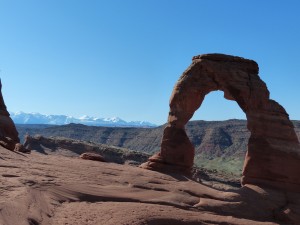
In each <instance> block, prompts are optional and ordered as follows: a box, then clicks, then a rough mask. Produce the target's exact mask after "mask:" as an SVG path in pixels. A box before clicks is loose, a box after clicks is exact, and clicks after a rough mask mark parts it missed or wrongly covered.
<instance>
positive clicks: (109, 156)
mask: <svg viewBox="0 0 300 225" xmlns="http://www.w3.org/2000/svg"><path fill="white" fill-rule="evenodd" d="M24 146H25V147H26V148H27V149H30V150H32V151H37V152H39V153H42V154H45V155H60V156H68V157H76V158H77V157H79V156H80V155H82V154H85V155H84V157H88V156H92V155H93V154H95V156H96V154H97V155H101V156H102V157H103V160H104V161H107V162H114V163H118V164H130V163H133V164H138V165H139V164H141V163H142V162H145V161H146V160H147V159H148V158H149V156H150V155H149V154H146V153H142V152H137V151H132V150H129V149H126V148H119V147H115V146H109V145H104V144H96V143H93V142H86V141H80V140H74V139H70V138H63V137H43V136H40V135H36V136H34V137H31V136H29V135H28V136H26V139H25V142H24ZM90 159H91V157H90Z"/></svg>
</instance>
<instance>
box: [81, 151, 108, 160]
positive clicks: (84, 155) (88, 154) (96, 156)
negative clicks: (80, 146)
mask: <svg viewBox="0 0 300 225" xmlns="http://www.w3.org/2000/svg"><path fill="white" fill-rule="evenodd" d="M79 157H80V158H81V159H86V160H93V161H99V162H106V161H105V159H104V158H103V156H102V155H99V154H97V153H93V152H85V153H82V154H81V155H80V156H79Z"/></svg>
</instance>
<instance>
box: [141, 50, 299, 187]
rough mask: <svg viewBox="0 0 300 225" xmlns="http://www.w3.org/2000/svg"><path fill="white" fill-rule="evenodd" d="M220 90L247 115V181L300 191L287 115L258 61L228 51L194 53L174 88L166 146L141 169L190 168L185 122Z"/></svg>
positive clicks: (294, 143)
mask: <svg viewBox="0 0 300 225" xmlns="http://www.w3.org/2000/svg"><path fill="white" fill-rule="evenodd" d="M216 90H221V91H223V92H224V97H225V98H226V99H228V100H234V101H236V102H237V103H238V105H239V106H240V107H241V109H242V110H243V111H244V112H245V114H246V116H247V127H248V129H249V130H250V132H251V136H250V139H249V143H248V151H247V155H246V159H245V163H244V169H243V177H242V184H243V185H245V184H257V185H266V186H271V187H275V188H280V189H286V190H292V191H299V192H300V176H299V171H300V145H299V141H298V138H297V136H296V133H295V131H294V127H293V124H292V123H291V121H290V120H289V116H288V114H287V113H286V111H285V110H284V108H283V107H282V106H281V105H279V104H278V103H277V102H275V101H274V100H271V99H270V98H269V91H268V89H267V86H266V84H265V83H264V82H263V81H262V80H261V79H260V77H259V76H258V65H257V63H256V62H255V61H253V60H248V59H244V58H240V57H235V56H228V55H223V54H206V55H199V56H195V57H193V61H192V64H191V65H190V67H189V68H188V69H187V70H186V71H185V72H184V73H183V74H182V76H181V77H180V78H179V80H178V82H177V84H176V85H175V87H174V89H173V93H172V95H171V99H170V112H169V117H168V125H167V127H166V128H165V130H164V134H163V138H162V143H161V150H160V152H159V153H157V154H155V155H154V156H152V157H151V158H150V159H149V160H148V162H147V163H145V164H143V165H142V166H141V167H144V168H147V169H152V170H161V171H166V170H167V171H177V172H178V171H179V172H189V171H190V170H191V167H192V165H193V160H194V147H193V145H192V144H191V142H190V140H189V138H188V137H187V135H186V132H185V128H184V126H185V124H186V123H187V122H188V121H189V120H190V119H191V118H192V116H193V114H194V112H195V111H196V110H197V109H198V108H199V107H200V106H201V103H202V101H203V99H204V97H205V95H206V94H208V93H210V92H211V91H216ZM220 111H221V110H220ZM220 113H221V112H220Z"/></svg>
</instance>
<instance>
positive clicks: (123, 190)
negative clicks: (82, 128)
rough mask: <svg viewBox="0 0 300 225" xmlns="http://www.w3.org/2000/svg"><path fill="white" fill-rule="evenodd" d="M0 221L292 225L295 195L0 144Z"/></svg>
mask: <svg viewBox="0 0 300 225" xmlns="http://www.w3.org/2000/svg"><path fill="white" fill-rule="evenodd" d="M0 156H1V158H0V175H1V179H0V224H3V225H16V224H18V225H29V224H30V225H32V224H34V225H38V224H40V225H50V224H53V225H54V224H55V225H67V224H68V225H71V224H72V225H79V224H80V225H102V224H103V225H115V224H118V225H125V224H130V225H168V224H169V225H171V224H172V225H186V224H188V225H192V224H193V225H194V224H235V225H242V224H251V225H253V224H258V225H259V224H262V225H271V224H272V225H274V224H299V221H300V218H299V215H300V194H299V193H292V192H282V191H276V190H271V189H262V188H259V187H257V186H254V185H245V186H244V187H243V188H241V189H240V190H238V191H230V190H227V191H220V190H217V189H213V188H211V187H209V186H206V185H203V184H200V183H197V182H194V181H192V180H190V179H188V178H186V177H184V176H180V175H167V174H162V173H158V172H155V171H150V170H145V169H141V168H137V167H132V166H127V165H119V164H115V163H104V162H96V161H90V160H82V159H79V158H71V157H64V156H58V155H44V154H40V153H36V152H32V153H31V154H30V155H28V154H23V153H19V152H13V151H7V150H6V149H4V148H2V147H0Z"/></svg>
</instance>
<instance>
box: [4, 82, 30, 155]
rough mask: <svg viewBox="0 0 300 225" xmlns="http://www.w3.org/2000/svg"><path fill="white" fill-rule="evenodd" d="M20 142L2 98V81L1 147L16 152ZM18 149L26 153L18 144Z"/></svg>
mask: <svg viewBox="0 0 300 225" xmlns="http://www.w3.org/2000/svg"><path fill="white" fill-rule="evenodd" d="M19 142H20V139H19V137H18V131H17V129H16V127H15V124H14V122H13V121H12V119H11V118H10V116H9V113H8V111H7V109H6V105H5V103H4V100H3V96H2V84H1V80H0V145H1V146H3V147H4V148H7V149H9V150H11V151H14V150H15V148H16V144H18V143H19ZM17 149H19V150H21V149H22V151H25V150H24V148H22V147H21V145H20V144H18V146H17Z"/></svg>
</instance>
